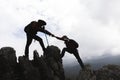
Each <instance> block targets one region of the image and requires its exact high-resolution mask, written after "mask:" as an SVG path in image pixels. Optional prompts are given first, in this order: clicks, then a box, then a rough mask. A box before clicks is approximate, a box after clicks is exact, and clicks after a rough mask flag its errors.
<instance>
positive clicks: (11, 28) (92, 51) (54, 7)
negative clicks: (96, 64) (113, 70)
mask: <svg viewBox="0 0 120 80" xmlns="http://www.w3.org/2000/svg"><path fill="white" fill-rule="evenodd" d="M0 3H1V5H0V9H1V11H0V24H1V27H0V37H1V39H0V47H3V46H13V47H14V48H15V49H16V50H17V55H22V54H23V53H24V46H25V42H26V37H25V36H26V35H25V33H24V31H23V30H24V27H25V26H26V25H27V24H29V23H30V22H31V21H33V20H38V19H44V20H45V21H46V22H47V26H46V29H47V30H49V31H50V32H52V33H54V34H55V35H57V36H62V35H67V36H68V37H70V38H73V39H75V40H76V41H77V42H78V43H79V44H80V47H79V52H80V56H81V57H82V58H84V59H86V58H93V56H95V55H96V56H99V55H103V54H105V53H104V52H105V51H108V50H110V51H111V53H112V54H119V53H120V51H119V48H120V46H119V45H120V42H119V41H120V38H119V36H120V33H119V32H120V28H119V25H120V22H119V21H120V20H119V19H120V15H119V13H120V10H119V3H120V1H119V0H115V1H114V0H111V1H109V0H91V1H89V0H34V1H33V0H17V1H16V0H1V1H0ZM6 5H7V6H6ZM38 35H39V36H40V37H42V38H43V40H44V43H45V45H46V46H47V43H46V39H45V37H44V34H41V33H39V34H38ZM48 39H49V44H51V45H56V46H58V45H59V48H60V49H62V48H63V47H64V46H65V45H64V43H63V42H62V41H59V40H57V39H54V38H51V37H48ZM30 49H31V51H30V52H32V51H33V50H34V49H37V50H39V52H40V53H41V54H42V50H41V47H40V46H39V43H38V42H35V43H33V44H32V45H31V47H30ZM30 54H32V53H30ZM72 56H73V55H66V56H65V58H67V59H68V60H69V59H71V58H73V57H72ZM31 57H32V55H31Z"/></svg>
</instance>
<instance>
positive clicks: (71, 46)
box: [55, 36, 85, 69]
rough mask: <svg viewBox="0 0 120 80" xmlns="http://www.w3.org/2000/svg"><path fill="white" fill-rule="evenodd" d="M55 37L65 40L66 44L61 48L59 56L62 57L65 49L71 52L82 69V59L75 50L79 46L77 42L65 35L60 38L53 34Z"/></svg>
mask: <svg viewBox="0 0 120 80" xmlns="http://www.w3.org/2000/svg"><path fill="white" fill-rule="evenodd" d="M55 37H56V38H57V39H59V40H63V41H64V42H65V45H66V47H65V48H63V50H62V53H61V56H60V57H61V58H62V57H63V56H64V54H65V51H67V52H69V53H71V54H73V55H74V56H75V57H76V59H77V60H78V62H79V64H80V66H81V68H82V69H84V68H85V67H84V64H83V62H82V60H81V58H80V56H79V53H78V50H77V48H78V46H79V45H78V43H77V42H76V41H74V40H73V39H69V38H68V37H67V36H63V37H61V38H60V37H57V36H55Z"/></svg>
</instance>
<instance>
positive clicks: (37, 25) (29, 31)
mask: <svg viewBox="0 0 120 80" xmlns="http://www.w3.org/2000/svg"><path fill="white" fill-rule="evenodd" d="M45 25H46V22H45V21H43V20H38V22H36V21H32V22H31V23H30V24H28V25H27V26H26V27H25V28H24V31H25V32H26V36H27V42H26V46H25V57H27V58H28V57H29V46H30V44H31V42H32V40H33V39H35V40H37V41H39V43H40V45H41V47H42V50H43V51H45V46H44V43H43V40H42V39H41V38H40V37H39V36H37V35H36V34H37V32H43V33H45V34H48V35H51V36H54V35H53V34H52V33H50V32H49V31H47V30H45Z"/></svg>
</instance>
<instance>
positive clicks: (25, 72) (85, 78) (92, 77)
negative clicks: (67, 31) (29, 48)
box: [0, 46, 120, 80]
mask: <svg viewBox="0 0 120 80" xmlns="http://www.w3.org/2000/svg"><path fill="white" fill-rule="evenodd" d="M33 55H34V58H33V60H28V59H27V58H25V57H24V56H20V57H19V58H18V62H17V58H16V52H15V50H14V49H13V48H11V47H3V48H1V49H0V80H120V66H119V65H106V66H103V67H102V68H100V69H98V70H92V69H91V67H90V65H86V69H84V70H80V72H79V74H78V76H77V77H76V79H75V78H74V79H65V75H64V69H63V64H62V59H61V58H60V50H59V48H57V47H55V46H49V47H47V49H46V51H45V53H44V55H42V56H39V54H38V52H37V51H34V52H33ZM70 73H72V72H70Z"/></svg>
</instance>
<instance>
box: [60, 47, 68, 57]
mask: <svg viewBox="0 0 120 80" xmlns="http://www.w3.org/2000/svg"><path fill="white" fill-rule="evenodd" d="M65 51H67V48H63V50H62V52H61V54H60V58H62V57H63V56H64V55H65Z"/></svg>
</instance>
